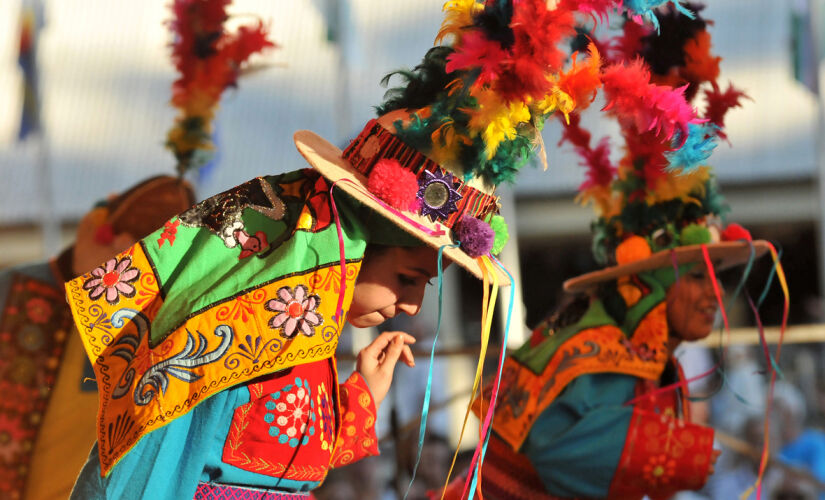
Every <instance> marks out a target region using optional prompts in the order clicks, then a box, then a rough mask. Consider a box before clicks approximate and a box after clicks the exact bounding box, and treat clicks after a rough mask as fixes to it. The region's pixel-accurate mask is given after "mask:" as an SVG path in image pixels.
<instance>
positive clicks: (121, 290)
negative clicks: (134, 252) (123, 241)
mask: <svg viewBox="0 0 825 500" xmlns="http://www.w3.org/2000/svg"><path fill="white" fill-rule="evenodd" d="M131 266H132V259H131V258H129V257H124V258H122V259H121V260H120V261H118V260H117V258H114V259H110V260H108V261H107V262H106V263H105V264H103V265H102V266H100V267H96V268H95V269H94V270H93V271H92V276H91V277H90V278H89V279H87V280H86V282H85V283H83V289H84V290H91V291H90V292H89V298H90V299H91V300H97V299H99V298H100V297H101V296H103V295H104V294H105V297H106V302H108V303H110V304H112V305H114V304H117V303H118V302H119V301H120V296H121V295H123V296H124V297H134V296H135V287H134V286H132V285H131V283H132V282H133V281H135V280H136V279H138V277H140V271H139V270H138V269H137V268H134V267H131Z"/></svg>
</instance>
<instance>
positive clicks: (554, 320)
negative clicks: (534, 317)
mask: <svg viewBox="0 0 825 500" xmlns="http://www.w3.org/2000/svg"><path fill="white" fill-rule="evenodd" d="M589 307H590V297H589V296H588V295H584V294H575V295H565V296H564V298H562V301H561V304H559V306H558V307H557V308H556V310H555V311H554V312H553V313H552V314H551V315H550V316H548V317H547V318H545V320H544V321H545V323H546V324H547V327H548V329H550V330H559V329H561V328H564V327H566V326H570V325H573V324H575V323H577V322H578V321H579V320H580V319H582V316H584V313H586V312H587V309H588V308H589Z"/></svg>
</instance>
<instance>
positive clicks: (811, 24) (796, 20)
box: [790, 0, 825, 94]
mask: <svg viewBox="0 0 825 500" xmlns="http://www.w3.org/2000/svg"><path fill="white" fill-rule="evenodd" d="M822 3H823V2H822V0H793V2H791V4H790V8H791V51H792V55H791V60H792V62H793V76H794V79H796V81H798V82H800V83H801V84H802V85H804V86H805V87H807V88H808V90H810V91H811V92H813V93H814V94H819V78H818V72H819V62H820V61H821V60H822V58H823V56H825V44H823V42H824V41H825V40H823V38H825V30H823V28H825V22H823V21H825V19H823V13H825V11H823V9H822ZM815 4H816V5H815Z"/></svg>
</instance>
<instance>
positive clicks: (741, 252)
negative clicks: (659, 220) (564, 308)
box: [564, 240, 769, 293]
mask: <svg viewBox="0 0 825 500" xmlns="http://www.w3.org/2000/svg"><path fill="white" fill-rule="evenodd" d="M705 246H706V247H707V249H708V255H709V256H710V260H711V261H712V262H713V265H714V269H715V270H723V269H728V268H730V267H733V266H736V265H739V264H744V263H745V262H747V261H748V260H749V259H750V258H751V245H750V244H749V243H748V242H746V241H723V242H720V243H708V244H707V245H705ZM768 248H769V244H768V242H767V241H765V240H756V241H754V242H753V258H754V259H757V258H759V257H761V256H762V255H764V254H765V253H766V252H767V251H768ZM704 260H705V257H704V254H703V252H702V245H685V246H683V247H676V248H674V249H672V250H662V251H659V252H656V253H654V254H653V255H651V256H650V257H647V258H645V259H641V260H637V261H635V262H630V263H627V264H622V265H617V266H612V267H608V268H605V269H600V270H598V271H593V272H590V273H587V274H582V275H581V276H576V277H575V278H570V279H569V280H567V281H565V282H564V290H565V291H566V292H571V293H579V292H584V291H587V290H588V289H590V288H592V287H594V286H596V285H598V284H599V283H604V282H605V281H610V280H614V279H617V278H621V277H623V276H629V275H632V274H638V273H641V272H645V271H652V270H654V269H660V268H664V267H672V266H673V263H674V262H676V263H677V264H679V265H681V264H689V263H691V262H703V261H704Z"/></svg>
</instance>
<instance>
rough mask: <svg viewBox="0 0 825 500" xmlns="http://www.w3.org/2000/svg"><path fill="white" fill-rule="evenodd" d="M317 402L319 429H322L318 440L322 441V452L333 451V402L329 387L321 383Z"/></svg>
mask: <svg viewBox="0 0 825 500" xmlns="http://www.w3.org/2000/svg"><path fill="white" fill-rule="evenodd" d="M315 397H316V401H317V403H318V415H319V417H320V418H319V419H318V427H320V429H321V432H320V433H319V434H318V438H319V439H320V441H321V449H322V450H331V449H332V443H333V439H335V436H334V429H333V427H332V426H333V425H334V422H333V414H332V400H331V399H330V397H329V394H328V393H327V387H326V385H324V383H323V382H321V385H319V386H318V394H317V395H316V396H315Z"/></svg>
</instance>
